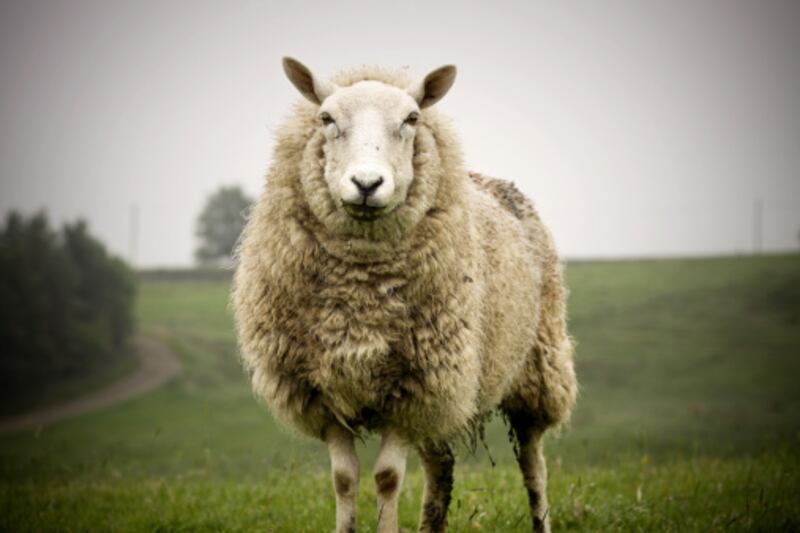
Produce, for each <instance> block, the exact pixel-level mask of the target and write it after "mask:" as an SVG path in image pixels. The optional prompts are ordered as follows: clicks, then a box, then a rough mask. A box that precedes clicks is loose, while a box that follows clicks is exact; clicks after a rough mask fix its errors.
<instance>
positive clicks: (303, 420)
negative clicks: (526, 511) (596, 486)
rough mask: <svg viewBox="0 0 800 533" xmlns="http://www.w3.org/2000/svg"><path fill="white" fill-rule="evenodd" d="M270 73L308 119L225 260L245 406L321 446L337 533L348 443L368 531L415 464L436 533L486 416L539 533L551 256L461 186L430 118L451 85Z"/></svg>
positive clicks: (513, 211) (494, 203)
mask: <svg viewBox="0 0 800 533" xmlns="http://www.w3.org/2000/svg"><path fill="white" fill-rule="evenodd" d="M283 68H284V71H285V74H286V75H287V77H288V79H289V80H290V81H291V83H292V84H293V85H294V86H295V87H296V88H297V89H298V90H299V91H300V93H301V94H302V95H303V96H304V97H305V99H306V100H301V101H300V102H299V103H298V104H297V105H296V107H295V108H294V111H293V113H292V114H291V115H290V117H289V118H288V120H287V121H286V122H285V123H284V124H283V126H281V127H280V129H279V130H278V132H277V139H276V147H275V151H274V156H273V163H272V165H271V168H270V170H269V173H268V175H267V179H266V184H265V186H264V188H263V192H262V194H261V196H260V198H259V199H258V201H257V202H256V204H255V206H254V208H253V210H252V211H251V214H250V216H249V219H248V221H247V224H246V227H245V230H244V232H243V234H242V237H241V239H240V243H239V245H238V248H237V267H236V272H235V275H234V284H233V289H232V306H233V309H234V316H235V322H236V328H237V331H238V338H239V346H240V355H241V359H242V362H243V365H244V366H245V368H246V369H247V371H248V374H249V376H250V378H251V382H252V387H253V390H254V392H255V394H256V396H258V397H259V398H261V399H263V400H264V401H265V403H266V404H267V405H268V407H269V408H270V410H271V411H272V413H273V414H274V416H275V417H276V418H278V419H279V420H280V421H282V422H284V423H285V424H286V425H288V426H289V427H290V428H294V429H295V430H297V431H298V432H300V433H302V434H305V435H308V436H311V437H313V438H316V439H319V440H321V441H323V442H324V443H326V444H327V447H328V450H329V453H330V460H331V473H332V478H333V486H334V492H335V496H336V530H337V531H339V532H346V531H355V498H356V491H357V487H358V480H359V468H360V467H359V462H358V457H357V455H356V452H355V447H354V438H355V437H356V436H360V435H361V434H365V433H378V434H380V435H381V445H380V451H379V452H378V456H377V459H376V462H375V467H374V480H375V483H376V493H377V499H378V530H379V531H381V532H384V531H397V528H398V525H397V504H398V494H399V492H400V488H401V486H402V483H403V477H404V475H405V465H406V456H407V452H408V450H409V449H411V448H414V449H416V451H417V452H418V453H419V455H420V458H421V463H422V465H423V469H424V476H425V488H424V494H423V502H422V510H421V517H420V525H419V529H420V531H425V532H433V531H444V530H446V527H447V510H448V505H449V502H450V497H451V490H452V487H453V465H454V454H453V445H454V443H455V442H456V441H458V440H459V439H461V438H462V437H464V436H469V435H473V436H474V434H475V432H476V431H480V429H478V428H480V427H481V424H482V422H483V421H484V420H485V419H486V417H487V416H489V415H490V414H491V413H494V412H500V413H502V415H503V416H504V417H505V418H506V419H507V421H508V422H509V425H510V428H511V433H512V435H513V437H514V438H515V451H516V453H517V458H518V462H519V466H520V468H521V470H522V474H523V479H524V485H525V488H526V489H527V492H528V500H529V504H530V514H531V520H532V522H533V529H534V530H535V531H548V530H549V528H550V525H549V516H548V504H547V497H546V486H545V485H546V479H547V475H546V466H545V459H544V455H543V448H542V437H543V435H544V433H545V431H546V430H547V429H549V428H557V427H559V426H561V425H563V424H564V423H565V422H567V420H568V419H569V415H570V412H571V410H572V407H573V405H574V403H575V400H576V393H577V382H576V377H575V372H574V368H573V360H572V352H573V349H572V342H571V339H570V337H569V335H568V333H567V327H566V318H565V288H564V284H563V281H562V272H561V266H560V262H559V258H558V255H557V253H556V250H555V247H554V245H553V241H552V238H551V236H550V234H549V232H548V230H547V229H546V228H545V227H544V225H543V224H542V222H541V221H540V219H539V216H538V215H537V212H536V211H535V210H534V207H533V206H532V204H531V203H530V202H529V201H528V200H527V199H526V198H525V197H524V196H523V195H522V194H521V193H520V192H519V191H518V190H517V189H516V187H515V186H514V185H513V184H512V183H511V182H508V181H503V180H499V179H492V178H488V177H485V176H482V175H480V174H477V173H468V172H466V171H465V170H464V167H463V163H462V156H461V152H460V147H459V142H458V140H457V138H456V135H455V133H454V132H453V129H452V126H451V123H450V122H448V121H447V120H446V119H445V118H444V117H442V116H441V115H439V114H438V113H437V111H436V109H435V108H434V107H432V106H433V105H434V104H435V103H436V102H437V101H439V100H440V99H441V98H442V97H443V96H444V95H445V94H446V93H447V92H448V91H449V90H450V88H451V86H452V85H453V82H454V80H455V75H456V69H455V67H454V66H451V65H448V66H444V67H441V68H438V69H436V70H434V71H432V72H431V73H430V74H428V75H427V76H426V77H425V78H424V79H423V80H422V81H419V82H416V83H409V79H408V78H407V77H406V75H405V73H404V72H403V71H391V70H385V69H382V68H377V67H363V68H360V69H355V70H351V71H344V72H342V73H340V74H338V75H337V76H335V77H334V78H332V79H330V80H328V79H325V78H322V77H318V76H315V75H314V74H313V73H312V72H311V71H310V70H309V69H308V68H307V67H306V66H304V65H303V64H301V63H300V62H298V61H296V60H294V59H291V58H284V60H283Z"/></svg>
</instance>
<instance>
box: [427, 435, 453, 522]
mask: <svg viewBox="0 0 800 533" xmlns="http://www.w3.org/2000/svg"><path fill="white" fill-rule="evenodd" d="M418 451H419V456H420V458H421V459H422V467H423V468H424V469H425V491H424V493H423V496H422V513H421V516H420V520H419V530H420V532H424V533H439V532H443V531H446V530H447V508H448V507H449V506H450V495H451V494H452V492H453V465H454V464H455V458H454V456H453V451H452V450H451V449H450V446H449V445H448V444H446V443H434V442H426V443H425V444H423V445H422V446H420V447H419V448H418Z"/></svg>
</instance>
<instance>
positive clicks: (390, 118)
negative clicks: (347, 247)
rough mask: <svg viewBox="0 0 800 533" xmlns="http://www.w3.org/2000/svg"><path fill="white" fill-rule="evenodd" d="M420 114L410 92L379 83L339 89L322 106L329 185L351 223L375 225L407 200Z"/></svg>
mask: <svg viewBox="0 0 800 533" xmlns="http://www.w3.org/2000/svg"><path fill="white" fill-rule="evenodd" d="M419 111H420V108H419V105H418V104H417V102H416V101H415V100H414V99H413V98H412V97H411V96H410V95H409V94H408V93H407V92H406V91H403V90H402V89H398V88H397V87H391V86H388V85H385V84H383V83H381V82H378V81H362V82H359V83H356V84H355V85H353V86H351V87H346V88H342V89H339V90H337V91H335V92H334V93H333V94H332V95H330V96H329V97H328V98H326V99H325V101H324V102H322V105H321V106H320V109H319V121H320V127H321V128H323V130H324V132H325V138H326V142H325V146H324V152H325V181H326V182H327V184H328V188H329V190H330V194H331V196H332V197H333V198H334V199H335V200H336V201H337V203H339V205H340V206H341V207H342V208H343V209H344V210H345V211H346V212H347V213H348V214H349V215H350V216H352V217H353V218H356V219H358V220H367V221H368V220H374V219H375V218H377V217H379V216H381V215H382V214H384V213H388V212H391V211H392V210H393V209H394V208H395V207H397V206H398V205H400V204H401V203H402V202H403V201H404V200H405V198H406V193H407V192H408V187H409V185H410V184H411V180H412V179H413V178H414V167H413V164H412V160H413V157H414V136H415V135H416V129H417V121H418V119H419Z"/></svg>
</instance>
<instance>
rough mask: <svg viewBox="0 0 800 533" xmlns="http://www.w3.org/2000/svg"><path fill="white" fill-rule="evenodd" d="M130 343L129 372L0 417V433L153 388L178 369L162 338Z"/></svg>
mask: <svg viewBox="0 0 800 533" xmlns="http://www.w3.org/2000/svg"><path fill="white" fill-rule="evenodd" d="M133 343H134V349H135V350H136V353H137V354H138V355H139V358H140V359H141V363H140V366H139V368H137V369H136V371H135V372H134V373H133V374H130V375H128V376H125V377H123V378H122V379H120V380H119V381H115V382H113V383H111V384H110V385H108V386H106V387H105V388H102V389H99V390H96V391H94V392H92V393H90V394H87V395H86V396H83V397H81V398H76V399H74V400H71V401H69V402H67V403H63V404H60V405H54V406H50V407H45V408H43V409H41V410H38V411H34V412H32V413H28V414H24V415H20V416H17V417H14V418H9V419H6V420H2V421H0V433H11V432H14V431H22V430H25V429H32V428H36V427H42V426H47V425H49V424H52V423H53V422H57V421H59V420H62V419H64V418H70V417H73V416H77V415H80V414H83V413H88V412H90V411H96V410H98V409H102V408H104V407H109V406H111V405H114V404H116V403H119V402H122V401H125V400H127V399H129V398H133V397H134V396H138V395H140V394H143V393H145V392H147V391H149V390H152V389H155V388H156V387H158V386H160V385H163V384H165V383H166V382H168V381H169V380H171V379H172V378H173V377H175V376H176V375H177V374H178V372H180V370H181V363H180V360H179V359H178V356H177V355H175V354H174V353H173V352H172V350H170V349H169V348H167V347H166V346H165V345H164V344H163V343H162V342H160V341H157V340H155V339H153V338H150V337H140V336H137V337H135V338H134V339H133Z"/></svg>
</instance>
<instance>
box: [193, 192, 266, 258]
mask: <svg viewBox="0 0 800 533" xmlns="http://www.w3.org/2000/svg"><path fill="white" fill-rule="evenodd" d="M252 203H253V200H252V199H251V198H250V197H248V196H247V195H246V194H245V193H244V192H243V191H242V189H241V187H239V186H238V185H233V186H228V187H220V188H219V189H218V190H217V191H216V192H214V193H212V194H211V195H209V197H208V200H206V205H205V207H204V208H203V211H202V212H201V213H200V216H199V217H198V219H197V230H196V235H197V237H198V238H199V239H200V246H199V247H198V248H197V250H196V251H195V257H196V258H197V260H198V261H199V262H201V263H212V262H223V263H225V262H228V261H230V259H231V257H232V255H233V248H234V246H235V245H236V240H237V239H238V238H239V234H240V233H241V232H242V229H243V228H244V224H245V221H246V218H247V212H248V210H249V209H250V205H251V204H252Z"/></svg>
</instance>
